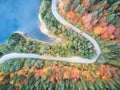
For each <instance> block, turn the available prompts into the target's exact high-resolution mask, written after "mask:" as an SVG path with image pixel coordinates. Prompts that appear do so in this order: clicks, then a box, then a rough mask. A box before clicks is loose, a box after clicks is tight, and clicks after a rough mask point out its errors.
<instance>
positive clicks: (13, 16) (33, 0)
mask: <svg viewBox="0 0 120 90" xmlns="http://www.w3.org/2000/svg"><path fill="white" fill-rule="evenodd" d="M40 3H41V0H0V43H4V42H5V41H6V40H7V39H8V38H9V37H10V35H11V34H12V33H14V32H15V31H21V32H23V33H24V34H26V35H27V36H28V37H30V38H33V39H37V40H42V41H51V39H50V38H49V37H47V36H46V35H44V34H42V33H41V32H40V30H39V24H40V22H39V19H38V14H39V7H40Z"/></svg>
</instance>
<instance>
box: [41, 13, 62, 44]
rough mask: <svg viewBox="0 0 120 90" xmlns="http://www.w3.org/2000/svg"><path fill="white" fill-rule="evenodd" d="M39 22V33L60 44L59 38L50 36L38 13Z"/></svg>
mask: <svg viewBox="0 0 120 90" xmlns="http://www.w3.org/2000/svg"><path fill="white" fill-rule="evenodd" d="M39 21H40V25H39V28H40V31H41V32H42V33H43V34H45V35H47V36H48V37H50V38H51V39H52V40H54V41H53V42H62V39H61V38H58V37H56V36H54V35H50V31H49V30H48V29H47V27H46V25H45V23H44V22H43V20H42V18H41V15H40V13H39Z"/></svg>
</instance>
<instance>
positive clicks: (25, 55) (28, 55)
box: [0, 0, 101, 63]
mask: <svg viewBox="0 0 120 90" xmlns="http://www.w3.org/2000/svg"><path fill="white" fill-rule="evenodd" d="M56 5H57V0H52V13H53V15H54V16H55V18H56V19H57V20H58V21H59V22H60V23H62V24H63V25H65V26H67V27H69V28H70V29H71V30H74V31H75V32H77V33H79V34H80V35H82V36H83V37H85V38H86V39H88V40H89V41H90V42H91V43H92V44H93V45H94V47H95V48H96V56H95V57H93V58H92V59H85V58H81V57H71V58H67V57H53V56H44V55H37V54H31V53H10V54H7V55H4V56H3V57H1V58H0V63H3V62H4V61H6V60H9V59H14V58H36V59H45V60H56V61H67V62H76V63H92V62H95V61H96V60H97V59H98V57H99V55H100V54H101V50H100V47H99V45H98V44H97V42H96V41H95V40H94V39H93V38H92V37H90V36H89V35H88V34H86V33H84V32H83V31H82V30H80V29H78V28H76V27H75V26H73V25H71V24H70V23H68V22H67V21H66V20H64V19H63V18H62V17H61V16H60V14H59V13H58V12H57V9H56Z"/></svg>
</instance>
